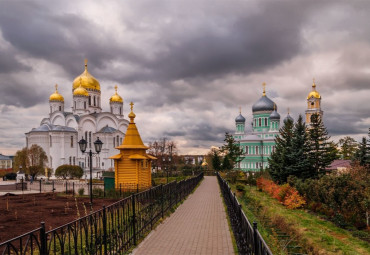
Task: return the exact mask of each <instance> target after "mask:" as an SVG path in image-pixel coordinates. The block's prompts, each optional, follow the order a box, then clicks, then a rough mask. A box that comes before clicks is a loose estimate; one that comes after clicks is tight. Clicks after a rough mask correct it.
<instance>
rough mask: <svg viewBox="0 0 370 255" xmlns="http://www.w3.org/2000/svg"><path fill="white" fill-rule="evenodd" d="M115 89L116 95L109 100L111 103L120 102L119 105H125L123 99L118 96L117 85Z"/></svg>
mask: <svg viewBox="0 0 370 255" xmlns="http://www.w3.org/2000/svg"><path fill="white" fill-rule="evenodd" d="M114 89H115V90H116V93H115V94H114V95H113V96H111V98H110V99H109V101H110V102H118V103H123V99H122V97H121V96H120V95H118V94H117V85H116V86H114Z"/></svg>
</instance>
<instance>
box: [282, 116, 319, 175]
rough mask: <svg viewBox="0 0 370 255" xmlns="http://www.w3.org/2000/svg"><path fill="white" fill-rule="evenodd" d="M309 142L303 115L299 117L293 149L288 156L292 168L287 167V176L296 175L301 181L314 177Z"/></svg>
mask: <svg viewBox="0 0 370 255" xmlns="http://www.w3.org/2000/svg"><path fill="white" fill-rule="evenodd" d="M309 150H310V147H309V142H308V134H307V129H306V124H305V123H304V122H303V118H302V115H299V117H298V120H297V122H296V123H295V125H294V129H293V137H292V149H291V150H290V155H287V157H288V158H289V162H290V163H292V165H290V166H286V171H287V175H288V176H289V175H294V176H296V177H298V178H300V179H307V178H310V177H312V175H313V169H312V166H311V162H310V159H309V158H308V154H309Z"/></svg>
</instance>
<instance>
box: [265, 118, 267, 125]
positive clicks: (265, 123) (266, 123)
mask: <svg viewBox="0 0 370 255" xmlns="http://www.w3.org/2000/svg"><path fill="white" fill-rule="evenodd" d="M265 126H267V118H265Z"/></svg>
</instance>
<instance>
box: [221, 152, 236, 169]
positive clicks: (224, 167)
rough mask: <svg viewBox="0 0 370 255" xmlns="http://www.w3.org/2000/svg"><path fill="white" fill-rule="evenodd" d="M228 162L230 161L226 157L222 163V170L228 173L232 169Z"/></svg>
mask: <svg viewBox="0 0 370 255" xmlns="http://www.w3.org/2000/svg"><path fill="white" fill-rule="evenodd" d="M230 161H231V160H230V158H229V156H228V155H226V156H225V157H224V160H223V161H222V170H224V171H229V170H231V169H233V165H232V164H231V162H230Z"/></svg>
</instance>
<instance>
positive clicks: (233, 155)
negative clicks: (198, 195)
mask: <svg viewBox="0 0 370 255" xmlns="http://www.w3.org/2000/svg"><path fill="white" fill-rule="evenodd" d="M224 141H225V144H224V145H223V146H222V147H221V151H222V152H224V153H225V157H224V162H225V160H226V161H229V163H228V164H230V165H231V167H229V169H232V168H233V167H236V165H237V164H238V163H239V162H240V161H242V157H241V156H242V155H243V149H242V148H240V144H239V143H238V142H236V141H235V139H234V137H233V136H232V135H230V134H229V133H228V132H226V133H225V139H224ZM225 158H227V159H225ZM222 165H223V167H222V168H223V169H224V163H223V164H222ZM225 170H226V169H225Z"/></svg>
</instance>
